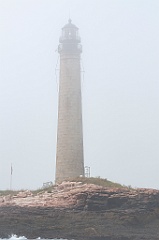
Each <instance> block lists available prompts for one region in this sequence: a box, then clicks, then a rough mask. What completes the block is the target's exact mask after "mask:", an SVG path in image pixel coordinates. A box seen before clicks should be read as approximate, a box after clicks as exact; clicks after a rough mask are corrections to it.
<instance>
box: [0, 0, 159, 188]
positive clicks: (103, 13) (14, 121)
mask: <svg viewBox="0 0 159 240" xmlns="http://www.w3.org/2000/svg"><path fill="white" fill-rule="evenodd" d="M158 11H159V1H157V0H152V1H150V0H129V1H126V0H120V1H118V0H101V1H97V0H92V1H90V0H87V1H84V0H76V1H73V0H58V1H52V0H45V1H44V0H23V1H20V0H0V103H1V104H0V109H1V117H0V189H9V188H10V172H11V164H12V166H13V175H12V178H13V179H12V187H13V189H36V188H40V187H42V185H43V183H44V182H48V181H54V179H55V159H56V134H57V109H58V91H57V89H58V73H59V54H58V52H57V47H58V44H59V37H60V35H61V28H62V27H63V26H64V25H65V24H66V23H67V22H68V19H69V17H70V18H71V19H72V23H73V24H75V25H76V26H77V27H78V28H79V34H80V36H81V44H82V46H83V53H82V56H81V58H82V59H81V63H82V74H81V75H82V79H81V80H82V105H83V134H84V159H85V166H89V167H91V176H93V177H96V176H100V177H102V178H107V179H108V180H110V181H114V182H118V183H120V184H124V185H131V186H132V187H148V188H157V189H159V174H158V169H159V47H158V43H159V27H158V25H159V14H158Z"/></svg>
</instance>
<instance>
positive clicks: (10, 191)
mask: <svg viewBox="0 0 159 240" xmlns="http://www.w3.org/2000/svg"><path fill="white" fill-rule="evenodd" d="M21 191H23V190H21ZM19 192H20V190H17V191H12V190H0V196H7V195H11V196H12V195H15V194H17V193H19Z"/></svg>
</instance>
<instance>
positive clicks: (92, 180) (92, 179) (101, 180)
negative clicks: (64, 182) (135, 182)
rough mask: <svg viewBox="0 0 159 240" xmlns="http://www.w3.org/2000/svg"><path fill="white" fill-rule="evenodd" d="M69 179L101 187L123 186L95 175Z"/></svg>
mask: <svg viewBox="0 0 159 240" xmlns="http://www.w3.org/2000/svg"><path fill="white" fill-rule="evenodd" d="M69 181H71V182H82V183H83V184H85V183H87V184H95V185H98V186H102V187H110V188H124V186H122V185H121V184H119V183H114V182H111V181H109V180H107V179H104V178H100V177H96V178H95V177H90V178H86V177H78V178H74V179H70V180H69Z"/></svg>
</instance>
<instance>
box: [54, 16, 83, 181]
mask: <svg viewBox="0 0 159 240" xmlns="http://www.w3.org/2000/svg"><path fill="white" fill-rule="evenodd" d="M58 52H59V54H60V80H59V106H58V132H57V153H56V182H57V183H59V182H62V181H63V180H68V179H70V178H74V177H78V176H80V175H82V176H84V157H83V131H82V106H81V105H82V104H81V67H80V55H81V52H82V47H81V45H80V37H79V36H78V28H77V27H76V26H75V25H73V24H72V23H71V20H69V23H68V24H66V25H65V26H64V27H63V29H62V36H61V37H60V44H59V48H58Z"/></svg>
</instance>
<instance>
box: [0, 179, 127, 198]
mask: <svg viewBox="0 0 159 240" xmlns="http://www.w3.org/2000/svg"><path fill="white" fill-rule="evenodd" d="M66 181H70V182H82V184H95V185H98V186H102V187H110V188H126V186H123V185H121V184H119V183H114V182H111V181H109V180H107V179H104V178H100V177H96V178H95V177H91V178H86V177H77V178H70V179H67V180H66ZM55 187H56V185H52V186H50V187H48V188H39V189H36V190H32V191H31V192H32V193H33V194H34V195H36V194H38V193H40V192H45V191H47V192H48V193H49V192H51V191H52V190H53V189H54V188H55ZM23 191H25V190H24V189H23V190H17V191H12V190H4V191H0V196H6V195H11V196H12V195H16V194H18V192H23Z"/></svg>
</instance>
